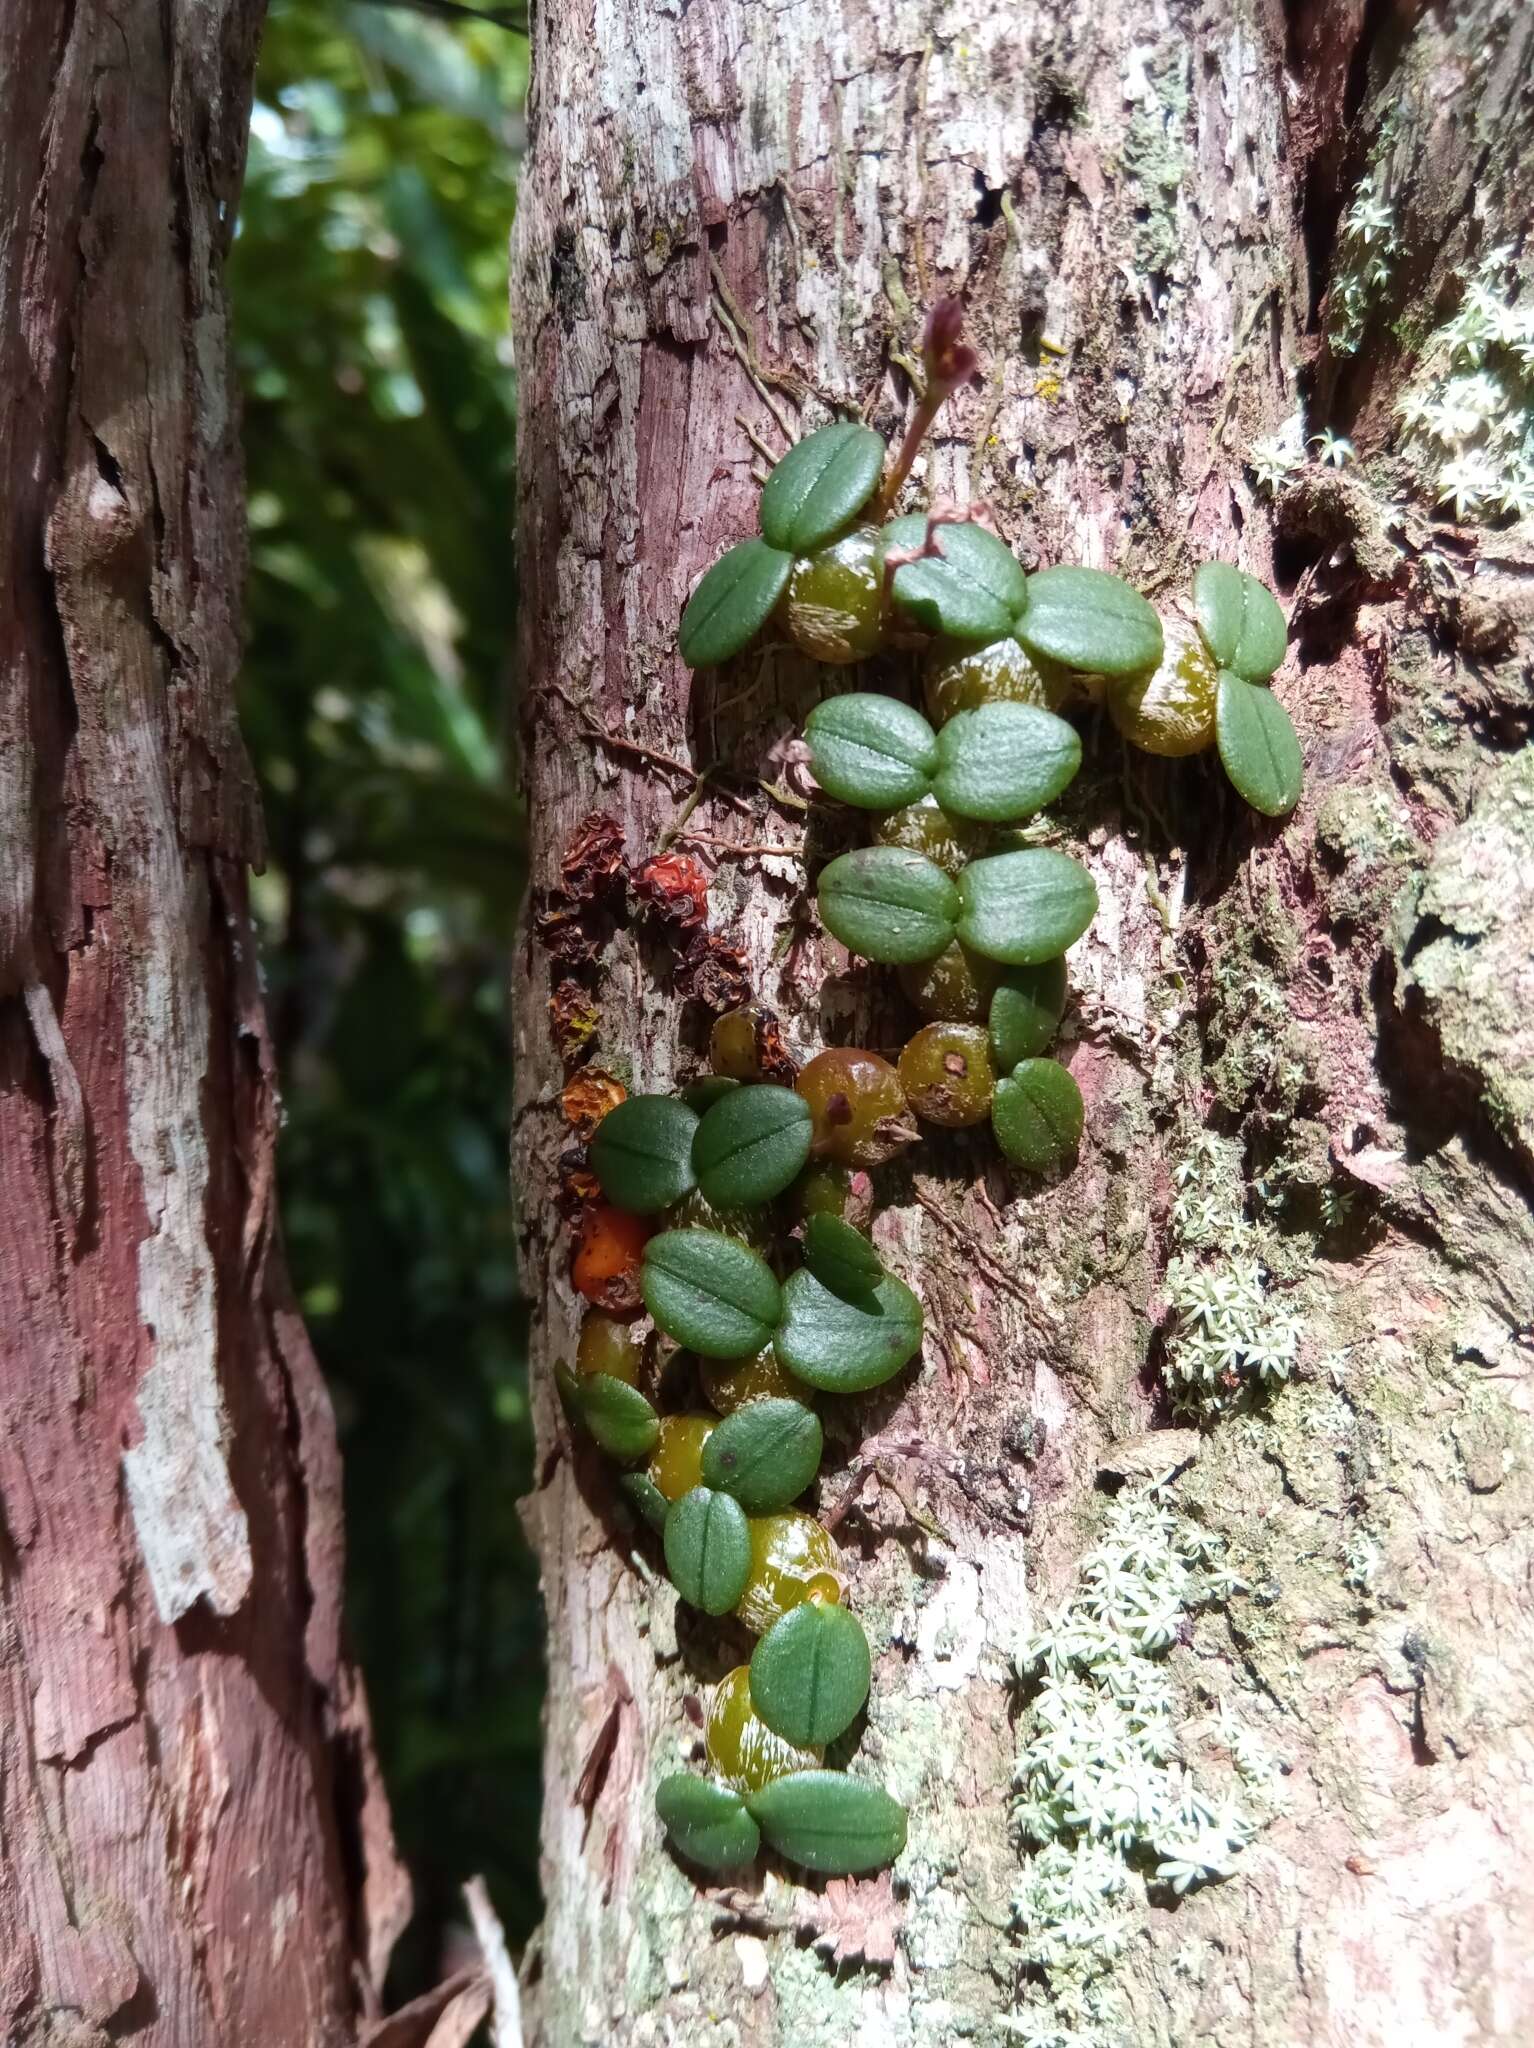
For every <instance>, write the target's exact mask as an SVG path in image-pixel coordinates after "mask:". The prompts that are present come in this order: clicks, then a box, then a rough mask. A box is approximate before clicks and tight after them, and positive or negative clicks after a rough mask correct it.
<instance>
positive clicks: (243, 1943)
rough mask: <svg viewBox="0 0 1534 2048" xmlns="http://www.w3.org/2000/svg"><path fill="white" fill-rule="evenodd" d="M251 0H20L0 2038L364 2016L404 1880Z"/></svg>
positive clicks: (9, 15) (4, 1148)
mask: <svg viewBox="0 0 1534 2048" xmlns="http://www.w3.org/2000/svg"><path fill="white" fill-rule="evenodd" d="M260 18H261V7H260V4H259V0H175V4H173V5H161V4H160V0H127V4H116V5H114V6H112V7H110V8H109V7H108V6H106V5H104V4H102V0H73V4H70V5H66V6H63V7H60V6H59V5H58V4H57V0H16V4H13V5H9V6H7V7H5V8H4V9H0V76H3V77H4V79H5V81H6V114H5V121H4V123H3V125H0V465H3V468H0V559H3V562H4V565H5V601H4V603H3V604H0V1209H3V1216H4V1232H3V1235H0V1420H3V1427H0V1694H3V1699H0V1854H3V1857H4V1863H3V1867H0V2039H3V2040H4V2041H5V2042H6V2043H7V2044H12V2043H14V2044H17V2048H33V2044H34V2043H35V2044H39V2048H41V2044H44V2043H50V2044H51V2043H56V2042H58V2041H60V2040H62V2039H64V2038H66V2037H67V2038H68V2039H69V2040H70V2041H71V2042H73V2043H78V2044H79V2048H86V2044H90V2048H100V2044H104V2043H105V2042H107V2041H108V2040H111V2041H114V2042H117V2041H124V2042H126V2041H132V2042H134V2043H136V2044H142V2048H187V2044H189V2043H193V2042H195V2043H198V2044H202V2043H207V2044H210V2048H237V2044H244V2043H246V2042H254V2041H261V2042H269V2043H272V2044H273V2048H286V2044H289V2043H291V2044H294V2048H297V2044H300V2043H302V2044H310V2043H314V2044H326V2048H332V2044H333V2048H350V2044H352V2043H353V2042H354V2041H355V2040H356V2039H357V2036H358V2031H359V2026H360V2023H361V2022H362V2021H363V2020H364V2019H372V2018H377V2017H378V2016H379V2014H380V2005H379V1987H380V1985H381V1981H382V1976H383V1971H384V1968H385V1966H386V1963H387V1959H388V1951H389V1946H390V1944H391V1942H392V1940H393V1938H394V1936H395V1934H396V1933H397V1932H398V1929H399V1926H400V1924H401V1920H402V1918H403V1916H404V1913H405V1912H406V1911H407V1910H408V1886H407V1885H406V1883H405V1881H404V1879H403V1875H402V1873H401V1872H400V1871H399V1869H398V1866H397V1864H396V1862H395V1860H394V1856H393V1849H392V1842H391V1839H390V1834H389V1826H388V1811H387V1803H386V1801H385V1800H384V1797H383V1794H382V1790H381V1787H380V1786H379V1784H378V1780H377V1772H376V1766H375V1764H374V1762H373V1757H372V1749H371V1740H370V1736H369V1732H368V1722H367V1710H366V1704H365V1701H364V1700H363V1697H362V1694H361V1689H360V1684H359V1682H358V1680H357V1677H356V1674H355V1673H354V1671H353V1670H352V1669H351V1667H350V1665H349V1664H348V1663H347V1661H346V1659H345V1658H344V1656H343V1655H342V1653H341V1650H340V1646H339V1641H338V1613H339V1604H340V1581H341V1549H340V1536H339V1529H340V1486H339V1472H338V1468H337V1461H336V1453H335V1441H334V1428H333V1423H332V1420H331V1416H330V1411H329V1406H328V1402H327V1400H326V1398H325V1394H324V1389H323V1386H322V1385H321V1383H320V1381H319V1376H318V1371H317V1368H316V1366H315V1362H314V1359H313V1357H312V1354H311V1353H310V1352H309V1349H308V1346H307V1342H306V1340H305V1338H304V1335H303V1331H302V1327H301V1325H300V1324H299V1322H298V1319H297V1317H296V1314H295V1313H294V1311H293V1308H292V1304H291V1301H290V1299H289V1295H288V1290H287V1283H286V1278H285V1275H284V1272H283V1267H282V1259H281V1252H280V1248H279V1247H278V1245H277V1244H276V1242H275V1238H274V1232H275V1222H274V1215H273V1209H272V1156H273V1148H274V1143H275V1136H276V1122H277V1105H276V1099H275V1094H274V1089H273V1083H272V1073H271V1057H270V1051H269V1048H268V1046H267V1043H266V1037H265V1027H264V1022H263V1020H262V1016H261V1009H260V1002H259V996H258V993H257V991H256V988H255V962H254V956H253V943H254V940H253V933H252V931H251V926H250V919H249V912H248V906H247V902H246V894H245V875H246V868H247V865H248V863H249V862H250V861H252V860H253V859H256V858H258V857H259V855H260V826H259V818H258V813H257V806H256V799H255V793H254V788H253V785H252V780H251V775H250V770H249V766H248V764H247V762H246V759H245V755H244V752H243V749H242V747H241V744H240V740H239V736H238V733H237V730H236V726H235V719H234V701H233V697H234V693H233V684H234V674H235V666H236V662H237V658H238V649H239V618H238V607H239V596H240V583H241V576H242V569H243V528H244V522H243V511H242V504H241V479H240V469H239V450H238V441H237V436H236V431H235V418H234V413H233V409H232V407H231V405H230V400H229V391H228V366H227V360H226V359H227V325H228V315H227V306H226V301H225V297H224V287H223V259H224V253H225V250H226V247H227V244H228V240H229V236H230V234H231V232H232V225H233V220H234V215H235V209H236V206H237V204H238V200H239V188H240V178H241V173H242V169H243V163H244V148H245V135H246V128H247V123H248V116H249V101H250V87H251V76H252V70H253V65H254V56H255V38H256V34H257V30H258V27H259V23H260Z"/></svg>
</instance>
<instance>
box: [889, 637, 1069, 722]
mask: <svg viewBox="0 0 1534 2048" xmlns="http://www.w3.org/2000/svg"><path fill="white" fill-rule="evenodd" d="M922 689H923V694H924V695H925V697H926V700H927V716H928V717H929V718H930V719H931V720H932V722H933V724H934V725H942V724H943V723H944V722H945V721H946V720H948V719H950V718H952V717H953V715H954V713H955V712H956V711H978V710H979V709H980V707H981V705H982V704H1036V705H1038V706H1039V707H1040V709H1041V710H1044V711H1058V710H1059V709H1060V707H1061V705H1062V704H1067V703H1069V702H1070V700H1071V698H1072V697H1073V696H1075V695H1077V694H1078V687H1077V681H1076V679H1075V678H1074V677H1072V676H1071V674H1070V673H1069V671H1067V670H1065V669H1061V668H1057V667H1056V666H1055V664H1054V663H1053V662H1051V661H1047V660H1035V658H1034V657H1033V656H1032V655H1031V654H1029V653H1028V651H1027V649H1026V648H1024V647H1021V646H1019V645H1018V643H1017V641H1016V640H1014V639H1013V638H1012V636H1011V635H1010V634H1005V635H1003V637H1002V638H1001V639H999V640H992V641H991V642H989V644H988V645H986V646H984V647H966V646H965V645H964V644H963V643H962V642H961V641H955V640H937V641H934V643H933V645H932V649H931V651H930V652H929V654H928V656H927V662H926V667H925V670H924V671H923V675H922Z"/></svg>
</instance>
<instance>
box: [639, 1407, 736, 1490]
mask: <svg viewBox="0 0 1534 2048" xmlns="http://www.w3.org/2000/svg"><path fill="white" fill-rule="evenodd" d="M718 1424H719V1417H718V1416H717V1415H703V1414H692V1415H663V1416H662V1417H661V1419H660V1435H659V1436H658V1437H657V1439H656V1442H655V1448H654V1450H653V1451H652V1452H651V1453H650V1464H649V1476H650V1481H651V1483H652V1485H654V1486H657V1487H659V1489H660V1491H661V1492H662V1493H663V1494H664V1495H665V1496H666V1498H667V1500H680V1499H681V1498H682V1495H683V1494H684V1493H691V1492H692V1490H693V1488H694V1487H695V1486H701V1485H702V1484H703V1446H704V1445H705V1444H706V1443H707V1442H708V1440H709V1438H710V1437H711V1436H712V1435H713V1433H714V1431H715V1429H716V1428H717V1427H718Z"/></svg>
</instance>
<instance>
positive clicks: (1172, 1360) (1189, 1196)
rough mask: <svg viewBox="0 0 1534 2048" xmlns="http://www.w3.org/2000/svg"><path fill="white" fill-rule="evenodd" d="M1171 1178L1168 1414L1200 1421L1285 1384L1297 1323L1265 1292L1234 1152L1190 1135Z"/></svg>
mask: <svg viewBox="0 0 1534 2048" xmlns="http://www.w3.org/2000/svg"><path fill="white" fill-rule="evenodd" d="M1172 1177H1173V1181H1174V1183H1175V1185H1176V1189H1177V1192H1176V1194H1175V1196H1174V1197H1173V1200H1172V1214H1171V1232H1172V1243H1173V1247H1174V1249H1173V1252H1172V1255H1171V1257H1170V1259H1169V1260H1168V1262H1167V1272H1166V1290H1167V1299H1168V1302H1169V1304H1170V1307H1171V1310H1172V1325H1171V1329H1170V1331H1169V1333H1168V1337H1167V1347H1166V1365H1165V1377H1166V1381H1167V1386H1168V1388H1169V1390H1170V1392H1171V1395H1172V1400H1173V1404H1174V1406H1176V1407H1177V1408H1178V1409H1179V1410H1180V1411H1183V1412H1188V1411H1191V1412H1194V1413H1198V1414H1208V1413H1210V1412H1214V1411H1218V1410H1220V1409H1222V1408H1225V1407H1228V1406H1229V1405H1230V1404H1231V1403H1232V1402H1233V1401H1234V1400H1235V1399H1236V1398H1237V1397H1238V1395H1240V1394H1241V1393H1242V1392H1244V1391H1250V1390H1251V1389H1252V1388H1254V1387H1272V1386H1277V1385H1279V1384H1280V1383H1281V1382H1282V1381H1284V1380H1286V1379H1288V1378H1289V1376H1290V1374H1291V1373H1292V1372H1293V1370H1294V1366H1295V1361H1296V1359H1297V1358H1298V1356H1299V1344H1300V1327H1301V1324H1300V1316H1299V1313H1298V1311H1297V1310H1296V1309H1295V1308H1294V1306H1293V1305H1292V1304H1291V1303H1290V1302H1289V1301H1288V1300H1287V1299H1286V1298H1285V1297H1284V1296H1283V1295H1281V1294H1279V1293H1277V1292H1276V1291H1275V1290H1274V1289H1273V1288H1272V1287H1271V1286H1270V1284H1269V1274H1268V1272H1267V1269H1266V1267H1265V1266H1264V1264H1263V1261H1262V1259H1261V1257H1260V1256H1259V1252H1258V1243H1259V1238H1258V1233H1257V1232H1256V1230H1255V1229H1254V1228H1253V1226H1252V1225H1251V1224H1250V1223H1249V1222H1248V1220H1247V1217H1246V1215H1245V1211H1244V1207H1243V1203H1242V1191H1241V1180H1240V1173H1239V1160H1238V1155H1237V1148H1236V1147H1235V1145H1234V1144H1233V1143H1231V1142H1230V1141H1229V1140H1227V1139H1224V1138H1220V1137H1218V1136H1216V1135H1215V1133H1214V1132H1212V1131H1198V1132H1196V1133H1195V1134H1194V1136H1193V1138H1192V1139H1191V1140H1190V1142H1189V1144H1188V1147H1187V1150H1186V1151H1185V1152H1184V1154H1183V1156H1182V1157H1181V1159H1179V1160H1178V1162H1177V1165H1176V1166H1175V1167H1174V1168H1173V1175H1172Z"/></svg>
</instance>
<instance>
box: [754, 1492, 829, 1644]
mask: <svg viewBox="0 0 1534 2048" xmlns="http://www.w3.org/2000/svg"><path fill="white" fill-rule="evenodd" d="M750 1523H751V1570H750V1573H749V1575H748V1576H747V1579H746V1590H745V1591H744V1592H743V1593H742V1594H741V1596H740V1600H739V1602H738V1603H737V1605H736V1609H735V1612H736V1613H737V1614H738V1615H739V1616H740V1618H741V1620H742V1621H743V1622H744V1623H745V1624H746V1626H747V1628H749V1629H752V1630H753V1631H754V1632H755V1633H756V1634H757V1635H765V1634H766V1632H767V1630H768V1629H770V1628H771V1627H772V1624H773V1623H774V1622H775V1621H778V1620H780V1619H781V1618H782V1617H783V1616H784V1615H785V1614H787V1613H788V1612H789V1610H790V1609H791V1608H794V1607H797V1606H798V1605H799V1603H800V1602H801V1601H802V1600H840V1598H841V1596H842V1582H841V1576H840V1574H839V1573H838V1572H837V1569H836V1545H835V1543H834V1542H833V1541H832V1540H831V1538H830V1537H829V1536H828V1535H827V1534H826V1532H825V1530H824V1529H822V1528H821V1526H820V1524H819V1522H817V1521H816V1520H815V1518H814V1516H813V1515H806V1514H803V1513H802V1512H801V1511H800V1510H799V1509H798V1508H785V1509H784V1510H783V1511H782V1513H781V1514H776V1515H753V1516H752V1517H751V1518H750Z"/></svg>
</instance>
